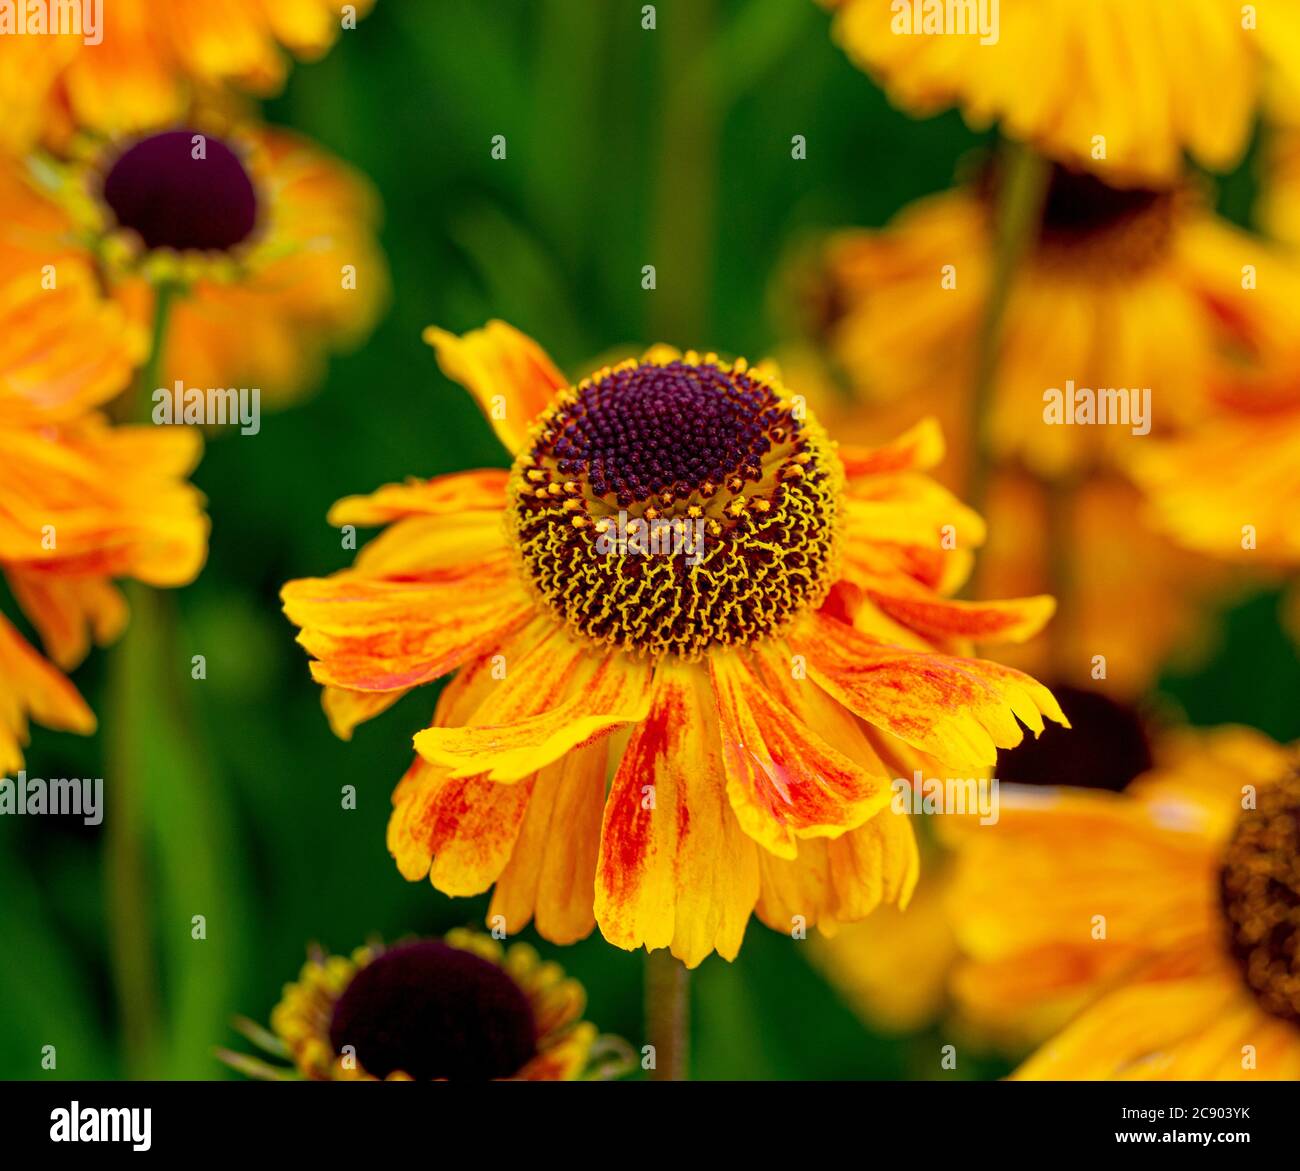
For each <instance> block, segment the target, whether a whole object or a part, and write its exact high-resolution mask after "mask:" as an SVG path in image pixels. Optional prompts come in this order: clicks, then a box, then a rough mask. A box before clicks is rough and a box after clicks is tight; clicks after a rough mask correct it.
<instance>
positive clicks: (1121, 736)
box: [998, 684, 1152, 793]
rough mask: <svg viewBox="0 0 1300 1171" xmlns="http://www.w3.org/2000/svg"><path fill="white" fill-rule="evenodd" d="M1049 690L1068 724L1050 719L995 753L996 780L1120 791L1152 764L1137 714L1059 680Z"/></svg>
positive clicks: (1148, 747)
mask: <svg viewBox="0 0 1300 1171" xmlns="http://www.w3.org/2000/svg"><path fill="white" fill-rule="evenodd" d="M1052 694H1053V695H1055V696H1056V698H1057V700H1058V701H1059V702H1060V705H1061V709H1062V710H1063V711H1064V712H1065V714H1066V716H1067V718H1068V719H1069V721H1070V727H1069V728H1068V729H1067V728H1062V727H1060V726H1058V725H1056V724H1048V725H1047V728H1046V730H1045V731H1044V732H1043V734H1042V735H1041V736H1039V737H1038V738H1037V739H1031V738H1030V737H1028V736H1026V737H1025V739H1024V740H1023V741H1022V742H1021V743H1020V744H1019V745H1018V746H1017V747H1015V748H1012V749H1009V750H1006V751H1003V752H1000V753H999V754H998V780H999V781H1013V782H1016V783H1018V784H1022V785H1070V786H1074V787H1076V788H1081V789H1106V790H1108V791H1110V792H1112V793H1118V792H1119V791H1120V790H1121V789H1123V788H1124V786H1125V785H1127V784H1128V783H1129V781H1131V780H1133V778H1134V777H1136V776H1139V775H1140V774H1142V773H1144V772H1146V771H1147V770H1148V769H1149V768H1151V765H1152V760H1151V745H1150V743H1149V742H1148V740H1147V732H1146V726H1145V724H1144V723H1143V720H1142V717H1141V715H1140V714H1139V713H1138V712H1137V711H1136V710H1135V709H1133V708H1131V707H1129V706H1128V705H1126V704H1122V703H1117V702H1116V701H1115V700H1113V699H1111V698H1110V697H1109V696H1106V695H1102V694H1101V693H1100V692H1097V691H1086V690H1084V689H1083V688H1081V687H1071V686H1070V685H1069V684H1057V685H1055V686H1053V687H1052Z"/></svg>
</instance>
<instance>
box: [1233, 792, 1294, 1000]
mask: <svg viewBox="0 0 1300 1171" xmlns="http://www.w3.org/2000/svg"><path fill="white" fill-rule="evenodd" d="M1219 896H1220V901H1221V903H1222V906H1223V914H1224V918H1225V919H1226V920H1227V927H1228V943H1229V947H1230V948H1231V950H1232V954H1233V956H1234V957H1235V959H1236V960H1237V963H1238V965H1239V966H1240V967H1241V972H1242V976H1243V977H1244V978H1245V981H1246V985H1247V986H1248V987H1249V988H1250V990H1251V991H1252V992H1253V993H1254V994H1255V997H1256V999H1257V1000H1258V1001H1259V1003H1260V1004H1261V1005H1262V1006H1263V1008H1264V1010H1265V1011H1266V1012H1269V1013H1272V1014H1273V1015H1274V1016H1278V1017H1282V1018H1283V1019H1285V1020H1289V1021H1294V1022H1298V1023H1300V772H1295V773H1292V774H1291V775H1290V776H1289V777H1286V778H1285V779H1284V780H1281V781H1278V782H1277V783H1275V784H1272V785H1263V786H1261V787H1260V788H1259V790H1258V795H1257V799H1256V807H1255V808H1254V809H1247V810H1245V811H1244V812H1243V813H1242V815H1241V818H1240V820H1239V821H1238V822H1237V827H1236V829H1235V831H1234V832H1233V835H1232V840H1231V841H1230V842H1229V843H1228V848H1227V851H1226V852H1225V854H1224V858H1223V869H1222V871H1221V872H1220V876H1219Z"/></svg>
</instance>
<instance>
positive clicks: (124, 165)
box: [0, 126, 387, 403]
mask: <svg viewBox="0 0 1300 1171" xmlns="http://www.w3.org/2000/svg"><path fill="white" fill-rule="evenodd" d="M0 208H3V212H4V216H5V227H3V228H0V274H15V275H22V276H25V277H27V278H28V279H31V280H40V279H42V276H43V274H46V273H47V271H48V269H49V268H50V266H52V267H53V269H54V270H55V271H56V272H58V271H59V270H61V268H62V266H63V265H64V264H71V265H73V266H74V267H76V268H78V269H89V270H91V271H94V272H96V273H97V274H99V275H100V276H101V277H102V279H103V280H104V281H105V282H106V283H107V286H108V288H109V290H110V295H111V296H112V297H113V298H114V299H115V300H116V301H118V302H119V303H120V304H121V305H123V306H124V307H125V308H126V310H127V312H128V314H129V316H130V317H131V319H132V320H133V321H135V322H136V323H137V324H139V325H140V326H141V327H147V326H148V323H149V321H150V319H151V317H152V314H153V305H154V297H155V289H156V287H157V286H158V285H159V284H160V283H164V282H166V283H170V284H173V285H176V286H178V287H179V289H180V291H181V296H180V297H179V298H178V299H177V300H176V301H175V302H174V306H173V309H172V313H171V318H170V321H169V325H168V331H167V339H166V346H165V350H164V354H163V359H162V363H161V372H160V377H161V382H162V385H163V386H164V387H167V388H172V387H173V386H174V384H175V382H176V381H177V380H180V381H181V382H182V383H183V384H184V386H185V388H187V389H190V388H200V389H203V390H207V389H208V388H214V387H231V386H237V387H250V388H251V387H257V388H258V389H259V390H260V391H261V392H262V395H263V396H264V397H265V399H266V400H267V401H270V402H278V403H283V402H285V401H287V400H290V399H292V398H293V397H294V396H296V395H299V394H301V393H302V392H303V391H305V390H306V389H308V388H310V387H311V386H312V384H313V383H314V382H315V381H316V380H317V379H318V378H319V377H320V374H321V369H322V366H323V363H324V359H325V356H326V355H327V354H328V353H329V352H330V351H331V350H335V349H341V348H343V347H346V346H348V345H350V344H352V343H354V342H356V341H358V340H359V339H360V338H362V337H364V336H365V334H366V333H367V332H368V331H369V330H370V328H371V326H372V325H373V324H374V321H375V319H376V317H377V315H378V313H379V311H380V308H381V307H382V305H383V303H384V300H385V298H386V296H387V272H386V268H385V265H384V261H383V257H382V256H381V254H380V252H379V250H378V247H377V244H376V242H375V239H374V231H375V226H376V222H377V219H378V206H377V200H376V198H375V196H374V194H373V192H372V191H371V189H370V187H369V185H368V183H367V182H366V181H365V180H364V179H363V178H362V177H361V176H359V175H357V174H356V173H354V172H352V171H351V170H350V169H348V168H347V167H345V166H344V165H343V164H341V163H340V162H338V161H337V160H335V159H332V158H330V157H329V156H327V155H325V154H324V153H323V152H321V151H320V150H318V149H317V148H316V147H314V146H313V145H311V144H310V143H308V142H306V141H305V140H303V139H300V138H298V137H296V136H294V135H291V134H288V133H286V132H284V131H278V130H270V129H266V128H256V127H251V126H245V127H242V128H240V129H239V130H238V131H237V133H236V134H235V135H234V136H232V137H231V139H230V144H227V142H226V141H223V139H222V138H220V137H218V136H216V135H213V134H208V133H206V132H201V131H195V130H190V129H184V130H169V131H166V132H163V133H160V134H156V135H152V136H150V137H148V138H145V139H141V140H139V141H135V142H129V143H128V142H122V143H117V144H114V145H112V146H110V147H106V148H103V149H101V150H99V151H98V152H96V154H95V155H94V157H92V158H91V159H89V160H83V161H81V162H78V163H75V164H58V163H55V162H52V161H51V160H49V159H48V158H45V157H44V156H39V157H36V158H34V159H33V160H31V162H30V164H29V165H28V167H27V168H26V170H25V173H24V172H18V171H14V172H11V173H6V174H4V175H2V176H0ZM150 389H151V390H152V389H156V388H150Z"/></svg>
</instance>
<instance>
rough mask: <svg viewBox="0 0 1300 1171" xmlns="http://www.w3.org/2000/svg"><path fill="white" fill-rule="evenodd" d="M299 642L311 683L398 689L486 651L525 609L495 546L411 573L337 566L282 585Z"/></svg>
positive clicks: (526, 602) (521, 617)
mask: <svg viewBox="0 0 1300 1171" xmlns="http://www.w3.org/2000/svg"><path fill="white" fill-rule="evenodd" d="M281 597H282V599H283V601H284V610H285V613H286V614H287V615H288V617H289V620H290V621H291V622H293V623H294V624H295V625H297V626H300V627H301V628H302V630H301V631H300V633H299V635H298V641H299V642H300V643H302V645H303V646H304V647H306V648H307V650H308V651H309V652H310V653H311V654H312V655H314V656H315V657H316V660H317V661H315V662H313V663H312V677H313V678H314V679H315V680H316V681H317V682H318V683H324V684H327V685H330V686H333V687H342V688H346V689H349V690H352V691H404V690H409V689H410V688H412V687H418V686H419V685H420V684H422V683H428V682H431V681H432V680H434V679H437V678H439V677H440V676H442V675H445V674H447V672H449V671H451V670H454V669H455V668H456V667H458V666H459V665H460V664H461V663H464V662H465V661H467V660H468V659H472V658H475V657H477V656H479V655H483V654H488V653H490V652H491V651H492V650H493V649H494V648H496V647H497V646H498V645H499V644H500V642H501V640H502V639H503V638H504V637H505V636H506V635H508V634H509V633H510V632H511V631H513V630H517V629H518V628H519V627H521V626H522V625H523V624H524V623H525V622H526V621H527V620H528V618H529V617H530V615H531V614H532V610H533V607H532V603H531V601H530V600H529V599H528V597H527V595H526V594H525V593H524V592H523V590H522V589H521V588H520V586H519V583H518V580H517V578H516V575H515V571H514V567H513V566H512V565H511V564H510V562H509V559H508V558H507V557H506V556H505V555H504V554H503V555H501V556H500V557H498V558H496V559H494V560H493V561H490V562H486V563H483V564H477V565H474V564H469V565H456V566H454V567H450V568H446V569H441V570H438V571H435V572H432V573H430V574H428V575H427V577H425V578H423V579H421V580H417V581H384V580H374V579H369V578H365V577H361V576H359V575H357V574H355V573H348V572H344V573H340V574H336V575H335V576H334V577H328V578H306V579H303V580H300V581H293V582H290V583H289V584H288V585H286V586H285V587H284V589H283V590H282V591H281Z"/></svg>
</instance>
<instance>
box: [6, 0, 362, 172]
mask: <svg viewBox="0 0 1300 1171" xmlns="http://www.w3.org/2000/svg"><path fill="white" fill-rule="evenodd" d="M373 6H374V0H359V2H358V3H356V4H353V5H351V7H352V8H353V9H355V11H356V13H357V15H358V16H363V15H365V14H366V13H367V12H369V11H370V9H371V8H372V7H373ZM342 8H343V6H341V5H339V4H337V3H335V2H334V0H226V2H225V3H222V4H213V3H212V0H167V3H165V4H158V3H156V0H112V2H111V3H108V4H105V5H104V6H103V10H104V11H103V22H104V27H103V28H102V29H101V30H99V32H101V33H102V41H101V43H98V44H86V43H85V38H84V37H83V36H82V35H81V33H80V32H78V33H77V34H75V35H74V34H68V35H58V36H7V37H0V108H3V109H4V110H5V115H6V116H5V118H4V120H3V124H0V150H4V149H8V150H9V151H11V152H22V151H25V150H27V149H29V148H31V147H32V146H33V145H35V144H36V143H37V142H39V141H41V140H42V139H44V140H46V141H50V140H53V141H60V140H62V139H64V138H66V136H67V134H68V133H69V131H70V129H71V128H73V127H81V128H87V129H92V130H97V131H101V132H104V133H107V134H112V135H122V134H134V133H138V132H140V131H145V130H153V129H156V128H158V127H160V126H165V125H167V124H168V123H172V122H175V121H177V120H178V119H181V118H185V117H187V116H188V115H189V113H190V112H191V110H192V109H193V107H194V102H195V100H196V98H199V97H210V96H211V95H212V94H214V93H215V92H218V91H220V90H221V89H222V88H224V87H234V88H236V89H240V90H244V91H247V92H251V93H254V94H258V95H269V94H272V93H274V92H275V91H277V90H278V89H279V88H280V87H281V85H282V84H283V82H284V79H285V76H286V73H287V71H288V62H287V60H286V58H285V55H284V53H283V52H282V51H281V46H284V47H285V48H287V49H289V50H290V51H291V52H292V53H293V54H294V55H296V56H298V57H301V58H303V59H304V60H315V59H316V58H318V57H321V56H322V55H324V53H325V52H326V50H327V49H328V48H329V47H330V45H332V44H333V43H334V40H335V38H336V37H337V36H338V35H339V32H340V30H341V29H342V27H343V16H342Z"/></svg>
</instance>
